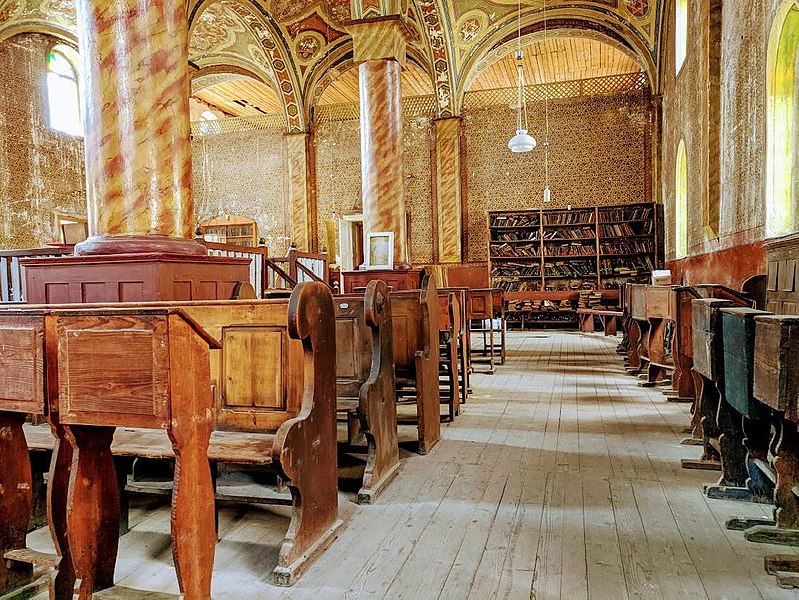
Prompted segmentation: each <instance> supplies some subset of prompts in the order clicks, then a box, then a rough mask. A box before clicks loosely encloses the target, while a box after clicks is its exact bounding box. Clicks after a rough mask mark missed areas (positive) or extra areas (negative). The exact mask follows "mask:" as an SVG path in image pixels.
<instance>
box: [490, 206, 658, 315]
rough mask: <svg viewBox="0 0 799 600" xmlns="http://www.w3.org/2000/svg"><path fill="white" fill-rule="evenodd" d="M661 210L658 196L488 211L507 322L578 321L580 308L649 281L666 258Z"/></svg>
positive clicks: (494, 271)
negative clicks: (598, 203) (643, 199)
mask: <svg viewBox="0 0 799 600" xmlns="http://www.w3.org/2000/svg"><path fill="white" fill-rule="evenodd" d="M661 215H662V208H661V207H660V206H659V205H656V204H653V203H647V204H629V205H623V206H602V207H591V208H575V209H572V210H567V209H555V210H543V209H540V210H526V211H491V212H489V213H488V229H489V253H488V254H489V272H490V274H491V285H492V287H495V288H499V289H502V290H504V291H505V297H506V299H507V302H508V307H507V311H508V319H509V323H511V324H512V325H516V326H519V327H521V328H524V327H525V326H527V325H531V326H532V325H545V326H547V325H552V326H564V325H573V324H576V323H577V314H576V309H577V308H579V307H594V306H600V305H607V304H614V303H617V302H618V290H619V288H620V286H621V284H622V283H625V282H637V281H648V280H649V278H650V276H651V273H652V271H653V270H654V269H656V268H659V267H660V265H661V264H662V256H663V242H662V239H661V237H662V236H661V234H660V227H661V221H662V216H661Z"/></svg>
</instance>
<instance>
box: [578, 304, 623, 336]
mask: <svg viewBox="0 0 799 600" xmlns="http://www.w3.org/2000/svg"><path fill="white" fill-rule="evenodd" d="M623 316H624V313H622V312H621V311H618V310H599V309H594V308H578V309H577V318H578V319H579V321H580V331H581V332H582V333H594V326H595V324H594V320H595V319H599V322H600V323H601V324H602V331H603V332H604V334H605V336H611V335H616V332H618V330H619V319H621V318H622V317H623Z"/></svg>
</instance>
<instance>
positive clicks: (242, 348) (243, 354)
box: [222, 327, 286, 410]
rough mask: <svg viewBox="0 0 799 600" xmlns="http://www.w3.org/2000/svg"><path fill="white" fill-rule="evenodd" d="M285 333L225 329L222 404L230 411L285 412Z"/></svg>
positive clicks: (239, 328) (233, 328) (242, 328)
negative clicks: (257, 409)
mask: <svg viewBox="0 0 799 600" xmlns="http://www.w3.org/2000/svg"><path fill="white" fill-rule="evenodd" d="M284 345H285V339H284V332H282V331H281V330H280V329H277V328H270V327H225V328H224V330H223V332H222V356H223V358H222V380H223V402H224V405H225V406H226V407H230V408H233V409H235V408H242V407H246V408H269V409H274V410H285V408H286V390H285V386H284V377H285V374H284V370H283V349H284Z"/></svg>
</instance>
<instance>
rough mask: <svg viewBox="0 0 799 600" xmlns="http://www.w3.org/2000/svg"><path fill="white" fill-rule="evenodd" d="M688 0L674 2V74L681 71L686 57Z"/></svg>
mask: <svg viewBox="0 0 799 600" xmlns="http://www.w3.org/2000/svg"><path fill="white" fill-rule="evenodd" d="M688 14H689V11H688V0H675V2H674V65H675V75H679V74H680V72H682V68H683V67H684V66H685V62H686V60H687V58H688Z"/></svg>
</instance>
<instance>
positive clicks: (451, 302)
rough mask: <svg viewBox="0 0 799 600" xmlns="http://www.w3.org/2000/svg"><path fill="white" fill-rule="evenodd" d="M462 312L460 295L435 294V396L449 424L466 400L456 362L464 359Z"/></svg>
mask: <svg viewBox="0 0 799 600" xmlns="http://www.w3.org/2000/svg"><path fill="white" fill-rule="evenodd" d="M462 308H463V307H462V304H461V294H459V293H456V292H451V291H449V290H447V289H441V290H438V331H439V347H438V354H439V396H440V398H441V402H442V403H444V402H446V404H447V407H448V413H449V420H450V422H452V421H454V420H455V417H456V416H458V415H459V414H460V405H461V401H462V399H463V398H465V396H466V377H465V375H464V376H462V365H461V363H460V359H459V357H460V356H465V353H464V352H462V348H461V340H462V337H461V330H462V324H461V317H462ZM461 384H463V387H462V385H461Z"/></svg>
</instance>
